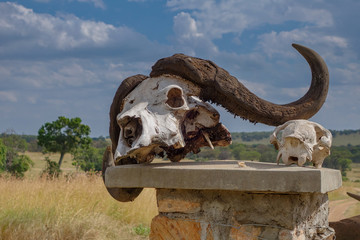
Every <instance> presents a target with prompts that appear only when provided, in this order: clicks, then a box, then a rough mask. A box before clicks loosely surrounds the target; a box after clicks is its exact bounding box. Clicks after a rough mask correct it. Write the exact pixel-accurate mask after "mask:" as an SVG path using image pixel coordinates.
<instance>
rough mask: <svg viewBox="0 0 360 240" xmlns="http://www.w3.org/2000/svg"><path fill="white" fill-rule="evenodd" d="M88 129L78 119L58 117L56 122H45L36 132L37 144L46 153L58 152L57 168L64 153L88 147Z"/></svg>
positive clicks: (89, 140) (89, 139)
mask: <svg viewBox="0 0 360 240" xmlns="http://www.w3.org/2000/svg"><path fill="white" fill-rule="evenodd" d="M89 134H90V127H89V126H87V125H85V124H82V123H81V119H80V118H78V117H77V118H71V119H69V118H66V117H63V116H60V117H59V118H58V119H57V120H56V121H53V122H51V123H49V122H47V123H45V124H44V125H43V126H41V128H40V129H39V132H38V144H39V145H40V146H42V147H44V150H45V151H47V152H54V153H56V152H60V159H59V167H61V164H62V161H63V158H64V155H65V153H71V152H73V151H75V150H76V149H77V148H79V147H86V146H89V145H90V143H91V138H90V137H89Z"/></svg>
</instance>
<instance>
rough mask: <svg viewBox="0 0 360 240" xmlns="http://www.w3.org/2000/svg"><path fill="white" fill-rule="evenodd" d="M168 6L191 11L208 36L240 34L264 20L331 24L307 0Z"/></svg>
mask: <svg viewBox="0 0 360 240" xmlns="http://www.w3.org/2000/svg"><path fill="white" fill-rule="evenodd" d="M167 6H168V7H169V8H171V9H173V10H174V11H175V10H187V11H190V13H191V15H192V16H193V17H194V18H195V19H196V20H197V21H198V25H199V28H201V29H202V31H203V32H204V33H205V34H206V36H207V37H210V38H220V37H221V36H222V35H223V34H226V33H236V34H241V33H242V32H243V31H244V30H246V29H249V28H253V27H256V26H261V25H263V24H282V23H284V22H287V21H298V22H303V23H308V24H311V25H315V26H317V27H328V26H331V25H332V24H333V17H332V15H331V13H330V12H329V11H327V10H325V9H321V8H320V7H319V8H314V7H312V6H311V5H310V4H308V3H307V1H305V2H304V1H301V2H288V1H285V0H280V1H267V0H261V1H246V0H242V1H215V0H210V1H207V0H205V1H204V0H203V1H195V0H169V1H167ZM310 6H311V7H310Z"/></svg>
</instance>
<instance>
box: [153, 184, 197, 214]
mask: <svg viewBox="0 0 360 240" xmlns="http://www.w3.org/2000/svg"><path fill="white" fill-rule="evenodd" d="M173 192H176V193H177V194H175V195H174V194H172V193H173ZM178 194H180V195H181V198H177V197H176V196H178ZM157 204H158V210H159V212H163V213H167V212H182V213H196V212H199V211H200V210H201V198H200V196H199V195H198V194H190V192H189V191H186V190H174V189H162V190H161V194H159V191H157Z"/></svg>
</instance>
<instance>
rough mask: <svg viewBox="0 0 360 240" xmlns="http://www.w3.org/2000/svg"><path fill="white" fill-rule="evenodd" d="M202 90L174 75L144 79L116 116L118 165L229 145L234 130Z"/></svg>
mask: <svg viewBox="0 0 360 240" xmlns="http://www.w3.org/2000/svg"><path fill="white" fill-rule="evenodd" d="M199 93H200V88H199V86H197V85H195V84H193V83H192V82H190V81H187V80H185V79H181V78H178V77H174V76H167V75H163V76H160V77H154V78H148V79H146V80H144V81H143V82H141V83H140V84H139V85H138V86H137V87H136V89H134V90H133V91H132V92H131V93H129V94H128V95H127V97H126V98H125V99H124V100H123V107H122V111H121V112H120V113H119V114H118V115H117V117H116V120H117V123H118V126H119V127H120V134H119V140H118V145H117V147H116V150H115V154H114V159H115V164H126V163H131V162H133V163H144V162H151V161H152V160H153V158H154V157H155V156H156V155H160V156H162V155H163V153H164V152H165V153H166V154H167V156H168V157H169V158H170V160H171V161H175V162H177V161H179V160H181V159H182V158H183V157H184V156H185V155H186V153H188V152H189V151H192V152H195V153H197V152H199V151H200V150H199V148H200V147H202V146H206V145H208V146H210V147H211V148H213V147H214V146H226V145H229V144H230V143H231V137H230V133H229V132H228V131H227V129H226V128H225V127H224V126H223V125H221V124H220V123H219V118H220V115H219V113H218V112H217V111H216V110H215V108H213V107H212V106H211V105H210V104H208V103H206V102H203V101H202V100H200V99H199V98H198V97H197V96H199ZM210 138H211V140H210Z"/></svg>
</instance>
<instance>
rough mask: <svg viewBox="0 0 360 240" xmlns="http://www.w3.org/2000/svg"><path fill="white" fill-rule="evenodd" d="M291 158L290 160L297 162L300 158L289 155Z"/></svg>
mask: <svg viewBox="0 0 360 240" xmlns="http://www.w3.org/2000/svg"><path fill="white" fill-rule="evenodd" d="M289 160H290V161H294V162H297V161H298V160H299V159H298V158H297V157H294V156H290V157H289Z"/></svg>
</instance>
